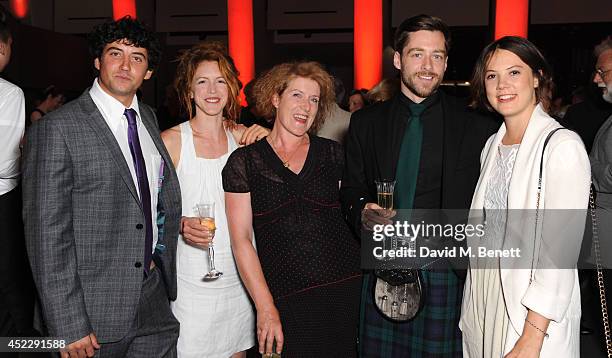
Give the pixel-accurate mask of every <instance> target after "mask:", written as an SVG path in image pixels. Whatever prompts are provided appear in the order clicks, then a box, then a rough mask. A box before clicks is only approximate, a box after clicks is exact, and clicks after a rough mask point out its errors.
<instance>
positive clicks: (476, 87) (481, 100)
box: [470, 36, 553, 112]
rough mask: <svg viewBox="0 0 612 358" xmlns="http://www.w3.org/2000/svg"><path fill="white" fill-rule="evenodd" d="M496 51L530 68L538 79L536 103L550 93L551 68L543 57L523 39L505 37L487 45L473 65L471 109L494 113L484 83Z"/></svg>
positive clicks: (551, 81) (551, 82) (533, 46)
mask: <svg viewBox="0 0 612 358" xmlns="http://www.w3.org/2000/svg"><path fill="white" fill-rule="evenodd" d="M497 50H506V51H510V52H512V53H513V54H515V55H517V56H518V57H519V58H520V59H521V61H523V62H525V63H526V64H527V66H529V67H530V68H531V71H532V72H533V75H534V76H535V77H536V78H537V79H538V87H537V88H535V95H536V103H539V102H540V101H542V99H543V98H544V96H545V95H546V93H550V91H551V90H552V88H553V76H552V68H551V67H550V65H549V64H548V62H547V61H546V59H545V58H544V55H542V53H541V52H540V50H538V48H537V47H536V46H535V45H534V44H532V43H531V42H530V41H529V40H527V39H525V38H522V37H518V36H505V37H502V38H500V39H498V40H496V41H494V42H492V43H490V44H489V45H487V47H485V48H484V50H482V52H481V53H480V56H479V57H478V60H477V61H476V64H475V65H474V73H473V74H472V81H471V84H472V85H471V88H470V91H471V97H472V100H471V103H470V106H471V107H473V108H478V109H484V110H487V111H489V112H494V111H495V110H494V109H493V107H491V104H490V103H489V100H488V99H487V91H486V88H485V83H484V82H485V76H486V72H487V66H488V64H489V61H490V60H491V57H492V56H493V54H494V53H495V51H497Z"/></svg>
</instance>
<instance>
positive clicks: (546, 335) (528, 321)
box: [525, 318, 548, 338]
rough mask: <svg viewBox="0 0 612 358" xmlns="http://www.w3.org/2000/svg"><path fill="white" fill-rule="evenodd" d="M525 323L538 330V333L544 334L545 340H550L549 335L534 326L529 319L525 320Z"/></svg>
mask: <svg viewBox="0 0 612 358" xmlns="http://www.w3.org/2000/svg"><path fill="white" fill-rule="evenodd" d="M525 322H527V323H529V325H530V326H531V327H533V328H535V329H537V330H538V331H540V332H542V334H543V335H544V337H545V338H548V333H546V332H545V331H543V330H542V329H540V327H538V326H536V325H535V324H533V322H531V321H530V320H528V319H527V318H525Z"/></svg>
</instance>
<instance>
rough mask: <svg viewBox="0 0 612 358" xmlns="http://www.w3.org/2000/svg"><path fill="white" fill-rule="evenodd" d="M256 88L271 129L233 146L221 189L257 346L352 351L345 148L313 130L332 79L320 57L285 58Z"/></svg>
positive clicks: (354, 257) (299, 352)
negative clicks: (343, 205) (343, 201)
mask: <svg viewBox="0 0 612 358" xmlns="http://www.w3.org/2000/svg"><path fill="white" fill-rule="evenodd" d="M254 91H255V94H256V96H257V98H258V99H257V101H258V103H257V107H258V110H259V112H260V113H261V114H264V115H267V116H268V117H271V118H274V119H275V123H274V128H273V129H272V132H271V133H270V135H269V136H268V137H267V138H266V140H261V141H259V142H256V143H254V144H252V145H250V146H247V147H243V148H239V149H237V150H236V151H235V152H234V153H232V155H231V156H230V158H229V159H228V161H227V164H226V166H225V168H224V170H223V187H224V189H225V192H226V210H227V216H228V220H229V229H230V235H231V241H232V250H233V252H234V256H235V257H236V262H237V264H238V269H239V271H240V276H241V277H242V280H243V281H244V283H245V286H246V287H247V289H248V291H249V294H250V295H251V298H252V299H253V301H254V303H255V307H256V309H257V336H258V341H259V351H260V352H266V353H270V352H272V349H273V348H272V347H273V344H275V345H276V347H275V350H276V351H277V352H281V350H282V354H283V357H285V358H290V357H320V356H325V357H354V356H356V338H357V328H358V321H359V317H358V316H359V293H360V282H361V278H360V270H359V247H358V243H357V241H356V240H355V239H354V238H353V237H352V235H351V232H350V231H349V228H348V226H347V225H346V224H345V222H344V220H343V218H342V215H341V212H340V202H339V181H340V178H341V173H342V168H343V162H344V154H343V151H342V147H341V146H340V145H339V144H338V143H336V142H333V141H330V140H327V139H323V138H319V137H316V136H314V135H311V134H309V132H316V130H317V128H318V127H319V126H320V125H321V122H322V120H323V118H324V117H325V115H326V114H327V112H328V109H329V108H330V105H331V103H332V101H333V100H334V97H335V96H334V92H333V84H332V81H331V79H330V77H329V75H328V74H327V72H325V70H323V68H322V67H321V66H320V65H319V64H318V63H316V62H299V63H286V64H281V65H277V66H275V67H274V68H273V69H272V70H270V71H269V72H268V73H266V74H265V75H264V76H263V77H262V78H260V79H259V80H258V81H257V83H256V85H255V88H254ZM253 232H254V234H255V240H256V243H257V251H255V249H254V248H253V246H252V243H251V237H252V235H253Z"/></svg>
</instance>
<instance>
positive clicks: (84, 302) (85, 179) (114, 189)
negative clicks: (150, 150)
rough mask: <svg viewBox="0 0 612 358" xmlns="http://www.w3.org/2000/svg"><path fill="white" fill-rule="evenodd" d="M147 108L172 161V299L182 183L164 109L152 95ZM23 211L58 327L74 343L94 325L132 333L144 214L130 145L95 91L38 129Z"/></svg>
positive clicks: (165, 259) (102, 332)
mask: <svg viewBox="0 0 612 358" xmlns="http://www.w3.org/2000/svg"><path fill="white" fill-rule="evenodd" d="M139 108H140V113H141V117H142V121H143V123H144V125H145V127H146V129H147V130H148V132H149V133H150V135H151V138H152V139H153V142H155V145H156V147H157V149H158V151H159V153H160V154H161V156H162V159H163V160H164V161H165V167H164V168H165V169H164V175H163V176H164V180H163V184H162V190H161V193H160V194H159V202H160V204H161V206H162V207H163V210H164V212H165V223H164V227H163V230H160V231H161V232H162V235H163V237H160V239H161V240H163V243H164V244H165V245H166V250H165V251H164V253H163V254H162V255H161V256H160V260H158V264H159V266H161V270H162V277H163V279H164V281H165V283H166V288H167V294H168V299H169V300H174V299H175V298H176V264H175V259H176V240H177V237H178V230H179V222H180V215H181V198H180V188H179V182H178V178H177V176H176V172H175V169H174V166H173V165H172V160H171V159H170V156H169V155H168V152H167V151H166V148H165V147H164V145H163V143H162V141H161V138H160V135H159V130H158V128H157V122H156V119H155V114H154V113H153V111H152V110H151V108H150V107H148V106H147V105H145V104H144V103H139ZM23 215H24V223H25V235H26V243H27V248H28V253H29V257H30V263H31V266H32V272H33V274H34V280H35V282H36V286H37V288H38V292H39V295H40V300H41V302H42V308H43V314H44V318H45V321H46V323H47V326H48V328H49V333H50V335H51V336H54V337H59V338H61V339H65V340H66V342H67V343H68V342H72V341H75V340H77V339H80V338H82V337H84V336H86V335H87V334H89V333H91V332H94V333H95V334H96V336H97V338H98V340H99V341H100V342H111V341H117V340H120V339H121V338H123V337H124V336H125V335H126V333H127V332H128V329H129V328H130V326H131V325H132V322H133V320H134V315H135V313H136V308H137V305H138V301H139V298H140V289H141V285H142V281H143V267H142V262H143V261H144V245H145V244H144V241H145V229H144V228H143V226H142V224H144V215H143V211H142V209H141V205H140V200H139V197H138V192H137V190H136V187H135V185H134V182H133V180H132V176H131V175H130V172H129V169H128V166H127V163H126V162H125V159H124V156H123V155H122V153H121V149H120V148H119V145H118V144H117V141H116V139H115V137H114V136H113V133H112V132H111V130H110V128H109V127H108V126H107V124H106V122H105V121H104V118H103V117H102V115H101V114H100V112H99V110H98V109H97V107H96V105H95V104H94V102H93V101H92V99H91V97H90V95H89V90H86V91H85V93H83V94H82V95H81V96H80V97H79V98H78V99H76V100H74V101H72V102H70V103H68V104H66V105H64V106H62V107H61V108H60V109H58V110H56V111H54V112H52V113H49V114H48V115H47V116H45V120H43V121H38V122H37V123H36V124H34V125H33V126H32V127H31V128H30V130H29V133H28V136H27V139H26V147H25V160H24V167H23ZM153 219H154V223H155V218H153Z"/></svg>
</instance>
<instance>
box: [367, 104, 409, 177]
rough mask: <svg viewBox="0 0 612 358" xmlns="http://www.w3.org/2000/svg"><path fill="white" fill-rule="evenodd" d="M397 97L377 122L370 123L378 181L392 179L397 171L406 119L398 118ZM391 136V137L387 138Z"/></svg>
mask: <svg viewBox="0 0 612 358" xmlns="http://www.w3.org/2000/svg"><path fill="white" fill-rule="evenodd" d="M398 106H399V97H397V96H395V97H393V99H391V102H390V103H389V106H387V107H386V108H385V109H384V110H383V111H382V113H381V115H382V116H381V118H380V120H379V121H374V122H372V127H373V128H372V130H373V133H374V145H373V149H374V151H375V153H376V155H375V156H376V159H377V161H378V163H377V166H378V175H379V178H378V179H393V178H395V172H396V170H397V165H398V163H397V161H398V160H399V152H400V149H401V145H402V139H403V138H404V132H405V131H406V122H407V121H408V118H398V116H397V111H398ZM389 134H391V136H389Z"/></svg>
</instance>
